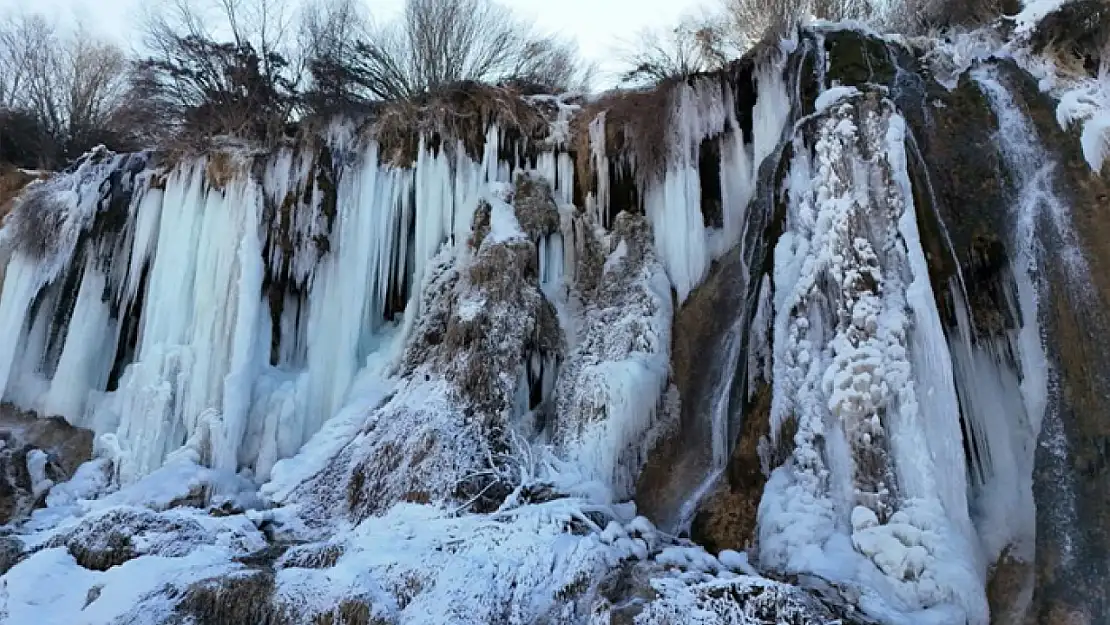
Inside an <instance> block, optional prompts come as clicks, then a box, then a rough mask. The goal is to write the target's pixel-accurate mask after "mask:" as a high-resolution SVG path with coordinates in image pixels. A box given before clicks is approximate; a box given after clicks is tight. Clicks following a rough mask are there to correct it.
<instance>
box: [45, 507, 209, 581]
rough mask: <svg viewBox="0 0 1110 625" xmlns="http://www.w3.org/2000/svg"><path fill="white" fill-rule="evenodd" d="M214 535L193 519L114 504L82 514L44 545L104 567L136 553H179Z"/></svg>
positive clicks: (87, 564) (95, 568) (81, 562)
mask: <svg viewBox="0 0 1110 625" xmlns="http://www.w3.org/2000/svg"><path fill="white" fill-rule="evenodd" d="M213 542H215V538H214V537H211V536H210V535H209V534H208V532H206V531H205V530H204V528H203V527H201V525H200V524H199V523H197V522H196V521H194V520H192V519H189V518H186V517H182V516H179V515H163V514H159V513H157V512H153V511H150V510H144V509H141V508H114V509H110V510H107V511H105V512H102V513H98V514H92V515H90V516H88V517H86V518H85V519H84V520H83V521H82V522H81V524H80V525H78V526H77V527H75V528H74V529H72V530H69V531H67V532H65V533H64V534H61V535H59V536H56V537H54V538H52V539H51V540H50V541H49V542H47V543H46V547H47V548H50V547H62V546H64V547H65V548H66V551H68V552H69V554H70V555H72V556H73V558H74V559H75V560H77V564H79V565H81V566H83V567H84V568H86V569H90V570H93V571H107V570H108V569H110V568H112V567H113V566H118V565H120V564H123V563H124V562H127V561H129V560H133V559H135V558H137V557H139V555H145V554H149V555H161V556H169V557H173V556H183V555H186V554H187V553H189V551H190V550H191V549H192V548H194V547H196V546H197V545H201V544H206V543H207V544H211V543H213Z"/></svg>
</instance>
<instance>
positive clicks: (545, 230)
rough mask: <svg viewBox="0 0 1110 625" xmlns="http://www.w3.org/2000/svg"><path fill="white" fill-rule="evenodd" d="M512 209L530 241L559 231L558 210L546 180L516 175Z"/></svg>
mask: <svg viewBox="0 0 1110 625" xmlns="http://www.w3.org/2000/svg"><path fill="white" fill-rule="evenodd" d="M513 208H514V212H515V213H516V218H517V221H519V222H520V227H521V229H522V230H524V233H525V234H527V235H528V237H529V238H530V239H531V240H532V241H536V240H538V239H539V238H540V237H544V236H547V235H549V234H551V233H553V232H558V231H559V208H558V207H557V206H556V205H555V197H554V196H553V195H552V192H551V184H550V183H549V182H548V181H547V180H546V179H544V178H540V177H538V176H534V175H532V174H529V173H524V174H520V175H518V176H517V177H516V183H515V185H514V187H513Z"/></svg>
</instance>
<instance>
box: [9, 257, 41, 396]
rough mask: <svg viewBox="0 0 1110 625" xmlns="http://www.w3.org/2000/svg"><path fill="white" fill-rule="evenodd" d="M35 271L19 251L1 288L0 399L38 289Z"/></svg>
mask: <svg viewBox="0 0 1110 625" xmlns="http://www.w3.org/2000/svg"><path fill="white" fill-rule="evenodd" d="M38 269H39V268H38V264H37V263H36V262H35V261H34V260H33V259H31V258H28V257H27V256H26V255H24V254H22V253H20V252H16V253H15V254H13V255H12V258H11V260H10V261H8V267H7V271H6V273H5V275H4V289H3V292H2V293H0V328H4V330H3V331H4V333H5V336H4V338H3V340H0V397H3V396H4V395H5V393H4V389H6V388H7V387H8V382H9V377H10V375H11V371H12V366H13V365H14V364H15V358H16V354H17V349H18V347H19V342H20V337H21V336H22V333H23V328H24V326H25V325H26V319H27V313H28V309H29V308H30V307H31V301H32V300H33V299H34V297H35V294H36V293H37V292H38V290H39V285H40V280H39V271H38Z"/></svg>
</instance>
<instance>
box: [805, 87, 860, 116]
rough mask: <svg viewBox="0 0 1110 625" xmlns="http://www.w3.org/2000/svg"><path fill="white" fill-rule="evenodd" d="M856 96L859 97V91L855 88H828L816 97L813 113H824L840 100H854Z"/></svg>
mask: <svg viewBox="0 0 1110 625" xmlns="http://www.w3.org/2000/svg"><path fill="white" fill-rule="evenodd" d="M858 95H860V91H859V89H856V88H855V87H830V88H828V89H826V90H824V91H822V92H821V95H819V96H817V102H816V103H815V104H814V107H815V110H814V113H824V112H825V111H826V110H828V109H829V108H830V107H832V106H833V105H834V104H836V103H838V102H840V101H841V100H846V99H848V98H854V97H856V96H858Z"/></svg>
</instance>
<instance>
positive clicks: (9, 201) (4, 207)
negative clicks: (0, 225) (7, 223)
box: [0, 163, 35, 222]
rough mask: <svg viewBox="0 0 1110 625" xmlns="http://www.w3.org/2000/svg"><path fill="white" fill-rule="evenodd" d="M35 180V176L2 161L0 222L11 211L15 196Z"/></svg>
mask: <svg viewBox="0 0 1110 625" xmlns="http://www.w3.org/2000/svg"><path fill="white" fill-rule="evenodd" d="M33 180H35V177H34V176H32V175H30V174H25V173H23V172H22V171H20V170H19V169H18V168H17V167H14V166H12V165H9V164H7V163H0V222H2V221H3V219H4V217H5V216H6V215H7V214H8V212H9V211H11V209H12V205H13V204H14V203H15V197H16V196H17V195H18V194H19V192H20V191H22V190H23V187H25V186H27V185H28V184H30V183H31V182H32V181H33Z"/></svg>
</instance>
